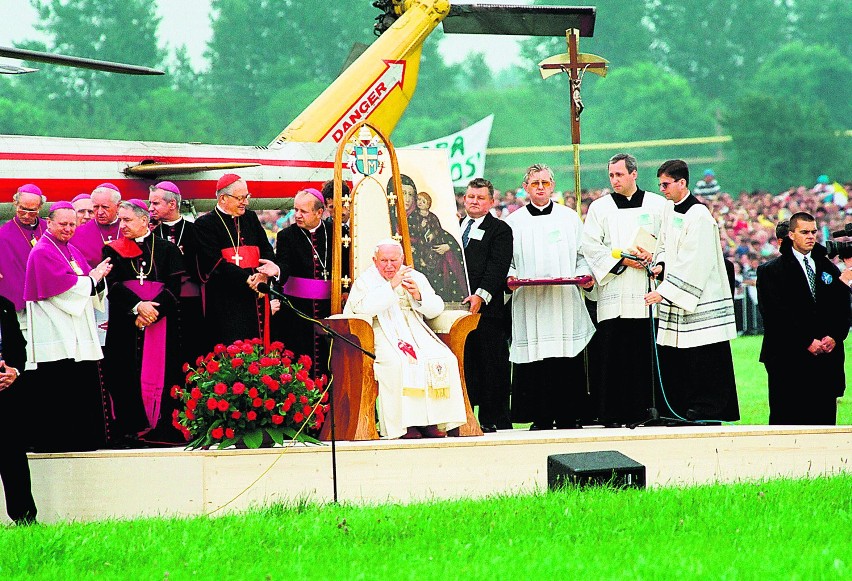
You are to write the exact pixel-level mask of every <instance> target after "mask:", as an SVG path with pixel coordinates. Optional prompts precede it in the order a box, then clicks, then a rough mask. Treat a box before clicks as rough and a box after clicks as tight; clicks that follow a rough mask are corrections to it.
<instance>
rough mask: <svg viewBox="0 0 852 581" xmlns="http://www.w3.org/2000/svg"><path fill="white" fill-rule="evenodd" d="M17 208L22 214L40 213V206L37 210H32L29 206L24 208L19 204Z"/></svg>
mask: <svg viewBox="0 0 852 581" xmlns="http://www.w3.org/2000/svg"><path fill="white" fill-rule="evenodd" d="M15 209H16V210H17V211H18V212H21V213H22V214H38V213H39V209H38V208H36V209H35V210H30V209H29V208H22V207H20V206H17V207H16V208H15Z"/></svg>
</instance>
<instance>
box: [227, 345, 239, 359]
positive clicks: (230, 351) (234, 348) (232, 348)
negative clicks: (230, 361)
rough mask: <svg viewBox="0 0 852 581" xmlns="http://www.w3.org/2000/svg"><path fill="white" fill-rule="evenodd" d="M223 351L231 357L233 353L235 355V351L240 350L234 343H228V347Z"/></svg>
mask: <svg viewBox="0 0 852 581" xmlns="http://www.w3.org/2000/svg"><path fill="white" fill-rule="evenodd" d="M225 351H227V352H228V355H230V356H231V357H233V356H234V355H236V354H237V353H239V352H240V348H239V347H237V346H236V345H228V347H227V348H226V349H225Z"/></svg>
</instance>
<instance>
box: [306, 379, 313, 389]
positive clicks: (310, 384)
mask: <svg viewBox="0 0 852 581" xmlns="http://www.w3.org/2000/svg"><path fill="white" fill-rule="evenodd" d="M305 387H307V388H308V391H313V390H314V380H313V379H306V380H305Z"/></svg>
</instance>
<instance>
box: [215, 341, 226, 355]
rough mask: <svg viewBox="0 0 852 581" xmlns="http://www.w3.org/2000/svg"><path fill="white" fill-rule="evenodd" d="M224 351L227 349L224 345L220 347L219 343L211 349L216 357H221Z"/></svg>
mask: <svg viewBox="0 0 852 581" xmlns="http://www.w3.org/2000/svg"><path fill="white" fill-rule="evenodd" d="M226 350H227V348H226V347H225V346H224V345H222V344H221V343H219V344H218V345H216V346H215V347H213V353H215V354H216V355H221V354H222V353H224V352H225V351H226Z"/></svg>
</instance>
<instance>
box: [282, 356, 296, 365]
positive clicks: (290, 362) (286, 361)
mask: <svg viewBox="0 0 852 581" xmlns="http://www.w3.org/2000/svg"><path fill="white" fill-rule="evenodd" d="M281 365H283V366H284V367H290V366H291V365H293V361H292V360H291V359H290V358H289V357H285V358H284V359H282V360H281Z"/></svg>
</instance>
